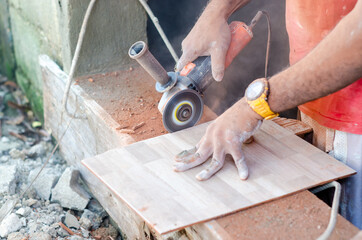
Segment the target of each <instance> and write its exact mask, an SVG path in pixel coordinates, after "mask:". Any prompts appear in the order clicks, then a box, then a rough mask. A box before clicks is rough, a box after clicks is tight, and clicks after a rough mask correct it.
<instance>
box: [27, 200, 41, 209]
mask: <svg viewBox="0 0 362 240" xmlns="http://www.w3.org/2000/svg"><path fill="white" fill-rule="evenodd" d="M24 204H25V206H28V207H33V208H37V207H39V202H38V200H36V199H32V198H30V199H26V200H25V202H24Z"/></svg>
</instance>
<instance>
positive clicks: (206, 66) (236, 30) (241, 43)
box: [180, 21, 253, 94]
mask: <svg viewBox="0 0 362 240" xmlns="http://www.w3.org/2000/svg"><path fill="white" fill-rule="evenodd" d="M229 28H230V32H231V41H230V45H229V49H228V51H227V53H226V58H225V69H226V68H227V67H228V66H229V65H230V64H231V62H232V61H233V60H234V58H235V57H236V56H237V55H238V54H239V53H240V51H241V50H242V49H243V48H244V47H245V46H246V45H247V44H248V43H249V42H250V40H251V39H252V38H253V33H252V31H251V28H249V27H248V25H246V24H245V23H243V22H237V21H234V22H231V23H230V24H229ZM180 75H181V76H187V77H188V78H190V79H191V80H192V81H193V82H194V83H195V84H196V88H197V90H198V91H199V92H200V93H201V94H202V93H203V92H204V91H205V90H206V89H207V88H208V87H209V86H210V84H211V83H213V81H214V79H213V77H212V72H211V57H210V56H207V57H198V58H197V59H196V60H195V61H194V62H193V63H189V64H187V65H186V66H185V67H184V68H183V69H182V70H181V72H180Z"/></svg>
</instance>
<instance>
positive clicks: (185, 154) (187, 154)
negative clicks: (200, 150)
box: [175, 147, 197, 162]
mask: <svg viewBox="0 0 362 240" xmlns="http://www.w3.org/2000/svg"><path fill="white" fill-rule="evenodd" d="M196 150H197V148H196V147H194V148H191V149H189V150H183V151H182V152H180V153H179V154H177V155H176V156H175V161H176V162H185V161H187V160H188V159H190V158H191V157H192V156H193V155H195V153H196Z"/></svg>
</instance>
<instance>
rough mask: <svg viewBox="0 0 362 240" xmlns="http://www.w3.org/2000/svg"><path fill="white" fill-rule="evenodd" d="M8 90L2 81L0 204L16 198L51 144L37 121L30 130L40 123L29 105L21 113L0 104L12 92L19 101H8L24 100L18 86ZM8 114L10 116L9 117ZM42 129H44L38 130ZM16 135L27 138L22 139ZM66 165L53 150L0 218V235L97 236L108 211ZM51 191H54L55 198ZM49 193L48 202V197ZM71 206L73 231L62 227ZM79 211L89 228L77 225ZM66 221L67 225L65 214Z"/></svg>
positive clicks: (12, 239)
mask: <svg viewBox="0 0 362 240" xmlns="http://www.w3.org/2000/svg"><path fill="white" fill-rule="evenodd" d="M0 82H1V76H0ZM11 91H12V90H11ZM11 91H10V89H8V88H7V87H6V86H4V85H2V84H0V120H1V121H0V207H1V206H3V204H4V203H5V202H6V201H7V200H14V199H16V198H18V197H19V196H20V194H21V193H22V192H23V191H24V190H25V189H26V188H27V187H28V184H29V183H30V182H31V181H32V180H33V177H34V176H35V175H36V174H37V173H38V171H39V169H40V168H41V167H42V165H43V163H44V162H45V161H46V159H47V156H49V154H50V151H51V150H52V148H53V143H52V142H51V138H50V137H49V134H47V133H46V132H45V130H44V129H39V126H38V125H39V124H37V128H36V129H29V128H31V127H33V128H34V126H33V125H34V124H33V123H36V122H38V121H37V120H36V119H35V118H34V114H33V113H32V112H31V111H29V110H26V111H27V112H23V113H19V111H25V110H24V109H29V108H28V107H22V108H21V109H14V108H10V107H8V106H7V105H5V104H4V103H5V102H6V101H2V98H1V96H5V95H6V96H11V95H12V94H14V93H16V96H15V98H16V99H17V100H16V101H15V100H14V99H13V100H12V101H14V102H17V103H18V104H19V106H21V105H22V104H24V102H27V101H23V100H21V99H25V98H24V97H22V96H20V95H21V92H20V91H19V90H16V91H15V92H11ZM10 113H11V115H10ZM21 115H22V116H21ZM3 119H5V121H3ZM9 119H12V120H11V121H8V120H9ZM15 120H16V121H15ZM40 132H42V134H39V133H40ZM12 133H16V134H12ZM44 133H45V134H44ZM15 135H16V136H15ZM19 136H20V137H21V138H22V139H26V141H22V140H20V139H19ZM65 169H67V165H66V162H65V161H64V159H63V158H62V157H61V156H60V155H59V153H58V152H55V154H54V155H53V156H52V157H51V158H50V161H49V163H48V165H47V166H46V168H45V170H44V171H43V172H42V173H41V174H40V175H39V178H38V179H37V180H36V181H35V184H34V185H33V186H32V188H30V189H29V191H28V192H27V193H26V194H25V195H24V196H23V197H22V198H21V199H20V200H19V201H18V203H17V204H16V205H15V208H14V210H13V211H12V213H11V214H9V215H8V216H7V217H6V218H5V219H4V220H3V221H2V222H1V223H0V240H5V239H9V240H23V239H28V240H30V239H39V240H42V239H59V240H62V239H92V240H93V239H95V238H94V237H92V233H93V232H94V231H95V230H96V229H98V228H100V227H108V222H109V220H108V219H109V217H108V215H107V213H106V212H105V211H104V209H103V208H102V206H101V205H100V204H99V203H98V202H97V201H96V200H95V199H91V200H90V201H89V199H90V196H89V195H88V194H87V193H86V192H85V191H84V190H83V189H82V188H81V186H80V185H79V184H78V177H79V173H78V172H77V171H75V170H73V169H72V170H69V168H68V169H67V170H66V171H65ZM60 176H62V177H61V178H63V180H62V179H61V178H59V177H60ZM58 179H59V180H58ZM52 194H54V195H55V197H54V198H52V196H51V195H52ZM50 198H51V199H52V201H49V199H50ZM62 199H66V203H67V204H64V202H63V201H62ZM55 200H56V201H55ZM61 202H63V206H62V205H61V204H60V203H61ZM73 204H75V206H74V205H73ZM70 208H72V209H76V211H74V212H72V214H73V215H72V216H73V217H74V218H75V220H76V221H75V222H77V221H78V219H79V221H78V226H79V227H78V229H76V228H74V224H73V226H71V228H72V230H71V231H72V234H76V235H73V236H71V234H69V232H67V231H66V230H65V229H64V228H63V227H62V226H61V225H63V226H64V223H65V220H66V215H67V211H68V210H69V209H70ZM92 213H93V214H92ZM82 216H84V217H83V220H82V223H83V225H84V227H86V222H87V220H89V222H88V224H90V225H91V227H89V228H90V229H91V230H89V231H88V230H87V229H85V228H84V227H83V226H81V225H80V223H79V222H80V219H82ZM74 218H73V220H74ZM86 219H87V220H86ZM67 223H68V224H69V216H68V219H67ZM64 227H66V226H64ZM104 239H106V238H104ZM108 239H109V238H108ZM119 239H120V238H119ZM119 239H117V240H119ZM115 240H116V238H115Z"/></svg>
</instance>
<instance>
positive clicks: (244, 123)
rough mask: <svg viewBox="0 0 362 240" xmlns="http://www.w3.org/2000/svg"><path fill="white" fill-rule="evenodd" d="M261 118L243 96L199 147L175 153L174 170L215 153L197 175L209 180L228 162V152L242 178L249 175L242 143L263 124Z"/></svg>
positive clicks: (180, 169) (184, 168)
mask: <svg viewBox="0 0 362 240" xmlns="http://www.w3.org/2000/svg"><path fill="white" fill-rule="evenodd" d="M261 120H262V117H261V116H259V115H258V114H257V113H256V112H254V111H253V110H252V109H251V108H250V106H249V105H248V103H247V102H246V100H245V98H242V99H241V100H239V101H238V102H237V103H235V104H234V105H233V106H232V107H231V108H229V109H228V110H227V111H226V112H225V113H223V114H222V115H221V116H219V117H218V118H217V119H216V120H215V121H214V122H213V123H211V124H210V125H209V126H208V128H207V130H206V134H205V135H204V136H203V137H202V139H201V141H200V142H199V143H198V144H197V146H196V147H195V148H193V149H191V150H185V151H182V152H181V153H179V154H178V155H176V156H175V161H176V163H175V164H174V170H175V171H176V172H183V171H186V170H188V169H190V168H193V167H196V166H199V165H200V164H202V163H204V162H206V160H207V159H208V158H209V157H210V156H211V155H212V159H211V162H210V164H209V165H208V166H207V167H206V168H205V169H204V170H202V171H201V172H200V173H199V174H197V175H196V178H197V179H198V180H200V181H202V180H206V179H209V178H210V177H211V176H212V175H214V174H215V173H216V172H217V171H219V170H220V169H221V168H222V167H223V166H224V162H225V156H226V154H230V155H231V156H232V157H233V159H234V162H235V165H236V167H237V169H238V173H239V176H240V179H242V180H245V179H247V178H248V175H249V171H248V167H247V165H246V161H245V157H244V154H243V152H242V150H241V146H242V144H243V143H244V142H245V141H247V140H248V139H249V138H250V137H251V136H252V135H253V134H254V132H255V131H256V130H257V129H258V128H259V127H260V125H261V123H262V121H261Z"/></svg>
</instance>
